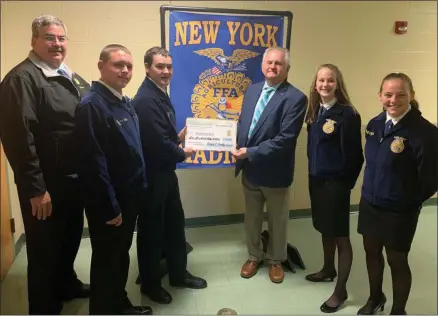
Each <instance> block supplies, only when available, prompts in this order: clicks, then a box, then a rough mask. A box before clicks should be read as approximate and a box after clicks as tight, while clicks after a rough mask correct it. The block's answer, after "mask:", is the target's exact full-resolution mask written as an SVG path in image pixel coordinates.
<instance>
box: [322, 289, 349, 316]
mask: <svg viewBox="0 0 438 316" xmlns="http://www.w3.org/2000/svg"><path fill="white" fill-rule="evenodd" d="M347 299H348V293H347V294H345V297H344V299H343V300H342V301H341V302H340V303H339V304H338V305H336V306H328V305H327V302H324V304H322V305H321V307H320V310H321V312H323V313H328V314H330V313H336V312H337V311H338V310H339V308H341V306H342V305H344V303H345V301H346V300H347Z"/></svg>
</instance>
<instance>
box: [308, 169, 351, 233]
mask: <svg viewBox="0 0 438 316" xmlns="http://www.w3.org/2000/svg"><path fill="white" fill-rule="evenodd" d="M309 193H310V204H311V208H312V221H313V227H315V229H316V230H317V231H319V232H320V233H321V234H323V235H326V236H330V237H349V236H350V195H351V190H350V188H349V187H348V185H347V184H346V183H345V182H343V181H340V180H332V179H330V180H326V179H318V178H315V177H309Z"/></svg>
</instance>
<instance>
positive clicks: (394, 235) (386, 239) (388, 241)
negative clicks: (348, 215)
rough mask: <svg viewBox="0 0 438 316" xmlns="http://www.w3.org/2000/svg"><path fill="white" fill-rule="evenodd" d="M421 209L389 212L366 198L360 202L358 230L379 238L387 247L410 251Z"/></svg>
mask: <svg viewBox="0 0 438 316" xmlns="http://www.w3.org/2000/svg"><path fill="white" fill-rule="evenodd" d="M419 215H420V210H411V211H409V210H408V211H406V212H403V213H395V212H388V211H387V210H384V209H382V208H379V207H375V206H373V205H371V204H370V203H369V202H368V201H367V200H365V199H364V198H361V199H360V203H359V220H358V224H357V232H358V233H359V234H361V235H364V236H365V237H370V238H373V239H375V240H378V241H379V242H381V243H382V245H384V246H385V248H386V249H389V250H394V251H400V252H409V251H410V249H411V244H412V240H413V239H414V235H415V231H416V230H417V223H418V216H419Z"/></svg>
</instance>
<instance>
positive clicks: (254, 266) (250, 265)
mask: <svg viewBox="0 0 438 316" xmlns="http://www.w3.org/2000/svg"><path fill="white" fill-rule="evenodd" d="M261 264H262V262H261V261H254V260H247V261H246V262H245V264H244V265H243V266H242V270H241V271H240V276H241V277H242V278H246V279H249V278H252V277H253V276H254V275H255V274H256V273H257V270H258V269H259V268H260V266H261Z"/></svg>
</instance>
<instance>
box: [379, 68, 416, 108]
mask: <svg viewBox="0 0 438 316" xmlns="http://www.w3.org/2000/svg"><path fill="white" fill-rule="evenodd" d="M391 79H400V80H402V81H403V82H404V83H407V85H408V86H409V92H410V93H411V95H415V90H414V85H413V84H412V80H411V78H409V77H408V75H406V74H404V73H401V72H392V73H390V74H388V75H386V76H385V78H383V80H382V83H381V84H380V89H379V93H382V88H383V84H384V83H385V81H388V80H391ZM409 104H410V105H411V106H412V107H413V108H416V109H417V110H418V109H419V108H420V104H419V103H418V101H417V100H415V97H414V98H413V99H412V100H411V101H410V102H409ZM384 110H385V109H384Z"/></svg>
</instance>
